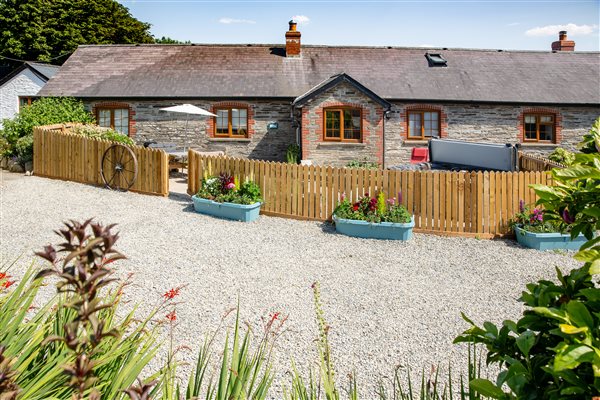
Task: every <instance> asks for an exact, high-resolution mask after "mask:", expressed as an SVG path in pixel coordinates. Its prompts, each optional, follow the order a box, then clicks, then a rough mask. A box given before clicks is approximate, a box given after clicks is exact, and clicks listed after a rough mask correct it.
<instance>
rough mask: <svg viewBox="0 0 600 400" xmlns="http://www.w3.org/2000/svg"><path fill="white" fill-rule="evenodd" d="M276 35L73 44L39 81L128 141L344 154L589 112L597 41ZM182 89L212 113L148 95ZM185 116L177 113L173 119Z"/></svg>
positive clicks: (381, 157) (555, 135) (536, 133)
mask: <svg viewBox="0 0 600 400" xmlns="http://www.w3.org/2000/svg"><path fill="white" fill-rule="evenodd" d="M285 39H286V43H285V46H283V45H251V44H248V45H101V46H80V47H79V48H78V49H77V50H76V51H75V53H73V55H72V56H71V57H70V58H69V59H68V60H67V62H66V63H65V64H64V65H63V66H62V68H61V69H60V71H59V72H58V74H57V75H56V76H55V77H54V78H52V79H51V80H50V81H49V82H48V84H47V85H46V86H45V87H44V88H43V89H42V91H41V92H40V94H41V95H43V96H73V97H77V98H80V99H82V100H83V101H84V102H85V104H86V105H87V106H88V107H89V108H90V110H91V111H92V112H93V113H94V114H95V116H96V119H97V121H98V123H99V124H100V125H103V126H111V127H113V128H115V129H117V130H119V131H121V132H122V133H123V134H126V135H129V136H131V137H132V138H134V139H135V140H136V141H137V142H138V143H143V142H145V141H150V140H153V141H157V142H169V143H176V144H177V145H178V146H180V147H196V148H199V149H202V150H205V151H214V150H221V151H224V152H225V153H226V154H228V155H231V156H241V157H249V158H256V159H266V160H282V159H284V157H285V151H286V149H287V147H288V146H289V145H290V144H293V143H297V144H299V145H300V146H301V154H302V159H304V160H310V161H312V162H314V163H316V164H334V165H343V164H345V163H347V162H348V161H350V160H365V159H366V160H369V161H375V162H378V163H380V164H381V165H383V166H391V165H394V164H398V163H402V162H406V161H407V160H408V159H409V158H410V153H411V150H412V148H413V147H415V146H426V143H427V140H428V139H429V138H431V137H440V138H452V139H464V140H470V141H489V142H497V143H521V144H522V146H523V149H525V151H535V152H548V151H551V150H552V149H553V148H555V147H556V146H564V147H567V148H573V146H574V144H575V143H577V142H578V141H579V140H580V138H581V136H582V135H583V134H584V133H585V132H586V131H587V130H588V129H589V127H590V126H591V125H592V123H593V121H594V120H595V119H596V118H597V117H598V116H599V115H600V90H599V87H600V58H599V55H600V53H598V52H576V51H574V48H575V43H574V42H573V41H571V40H568V39H567V33H566V32H561V33H560V37H559V40H558V41H556V42H554V43H552V46H551V50H548V51H512V50H477V49H448V48H435V49H434V48H428V49H425V48H399V47H351V46H312V45H311V46H307V45H302V44H301V34H300V32H299V31H297V29H296V24H295V23H294V22H293V21H290V25H289V30H288V31H287V32H286V33H285ZM182 103H191V104H194V105H196V106H199V107H202V108H205V109H207V110H209V111H211V112H213V113H214V114H216V115H217V117H212V118H205V117H194V116H190V117H186V116H182V115H177V114H171V113H167V112H164V111H160V110H159V109H160V108H163V107H167V106H172V105H176V104H182ZM186 118H189V121H187V122H186Z"/></svg>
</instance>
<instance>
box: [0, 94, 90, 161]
mask: <svg viewBox="0 0 600 400" xmlns="http://www.w3.org/2000/svg"><path fill="white" fill-rule="evenodd" d="M93 121H94V119H93V118H92V115H91V114H90V113H89V112H88V111H87V110H86V109H85V108H84V106H83V103H82V102H81V101H79V100H75V99H73V98H70V97H42V98H41V99H38V100H36V101H34V102H33V103H32V104H31V105H30V106H27V107H24V108H22V109H21V111H20V112H19V113H18V114H17V115H16V116H15V117H14V118H13V119H5V120H4V121H3V122H2V123H3V126H4V128H3V129H2V131H0V136H2V137H3V138H4V139H5V140H6V141H7V142H8V145H9V146H8V149H7V150H6V151H5V155H13V156H15V155H16V156H19V157H24V158H25V159H27V158H30V157H31V155H32V154H33V139H22V140H21V142H20V144H19V147H18V149H17V142H18V141H19V139H21V138H23V137H27V136H32V135H33V128H34V127H36V126H42V125H52V124H62V123H67V122H81V123H91V122H93Z"/></svg>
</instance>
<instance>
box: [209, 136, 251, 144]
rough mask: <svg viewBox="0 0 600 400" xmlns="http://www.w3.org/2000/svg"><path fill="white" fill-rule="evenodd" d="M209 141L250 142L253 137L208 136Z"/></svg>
mask: <svg viewBox="0 0 600 400" xmlns="http://www.w3.org/2000/svg"><path fill="white" fill-rule="evenodd" d="M208 141H209V142H240V143H250V142H251V141H252V139H250V138H234V137H227V138H226V137H211V138H208Z"/></svg>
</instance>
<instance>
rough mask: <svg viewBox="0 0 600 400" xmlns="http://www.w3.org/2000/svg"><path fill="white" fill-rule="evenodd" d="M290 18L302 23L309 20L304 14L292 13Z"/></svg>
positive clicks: (306, 22)
mask: <svg viewBox="0 0 600 400" xmlns="http://www.w3.org/2000/svg"><path fill="white" fill-rule="evenodd" d="M292 19H293V20H294V21H296V22H297V23H299V24H304V25H306V24H308V23H309V22H310V18H308V17H307V16H306V15H294V16H293V17H292Z"/></svg>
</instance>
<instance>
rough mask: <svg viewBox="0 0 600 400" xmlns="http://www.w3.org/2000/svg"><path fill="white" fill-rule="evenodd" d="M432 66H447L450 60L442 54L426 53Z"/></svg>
mask: <svg viewBox="0 0 600 400" xmlns="http://www.w3.org/2000/svg"><path fill="white" fill-rule="evenodd" d="M425 57H426V58H427V61H428V62H429V66H430V67H447V66H448V65H447V63H448V61H447V60H446V59H445V58H444V57H442V55H441V54H431V53H425Z"/></svg>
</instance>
